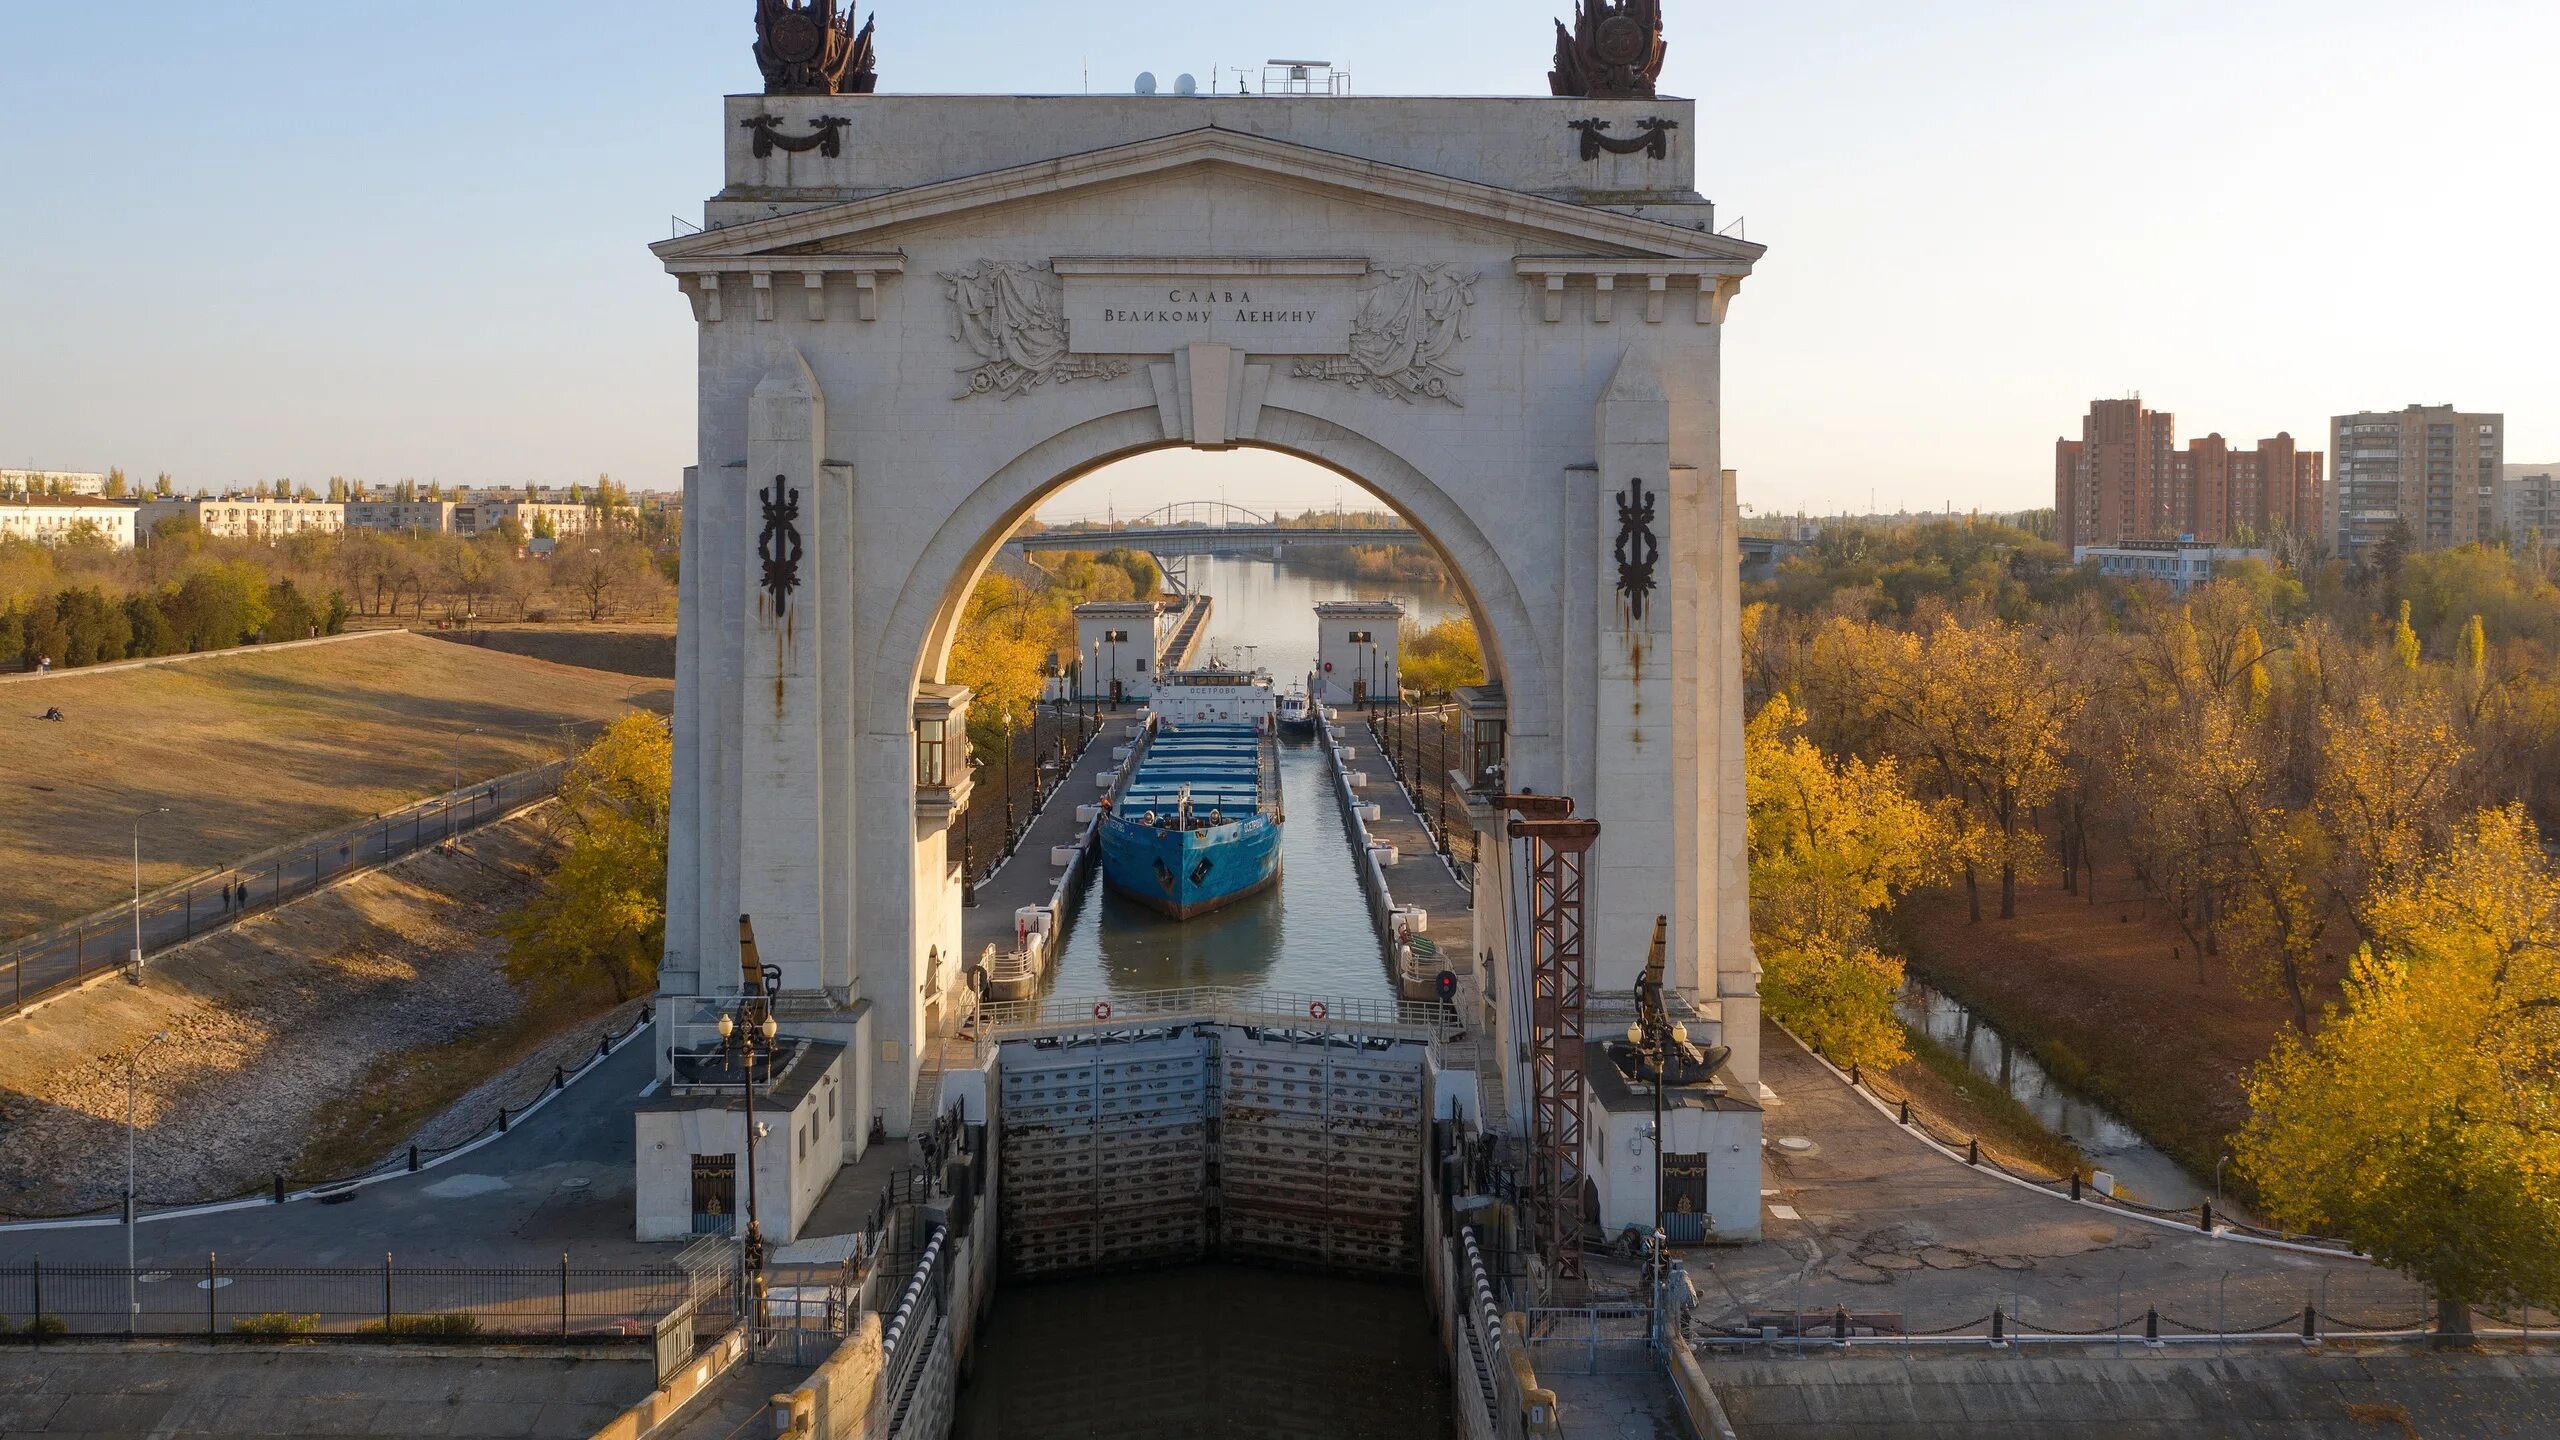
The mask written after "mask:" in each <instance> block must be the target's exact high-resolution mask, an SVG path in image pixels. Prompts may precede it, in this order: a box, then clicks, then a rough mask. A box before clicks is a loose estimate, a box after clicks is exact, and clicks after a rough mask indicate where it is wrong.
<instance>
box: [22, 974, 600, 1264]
mask: <svg viewBox="0 0 2560 1440" xmlns="http://www.w3.org/2000/svg"><path fill="white" fill-rule="evenodd" d="M650 1015H651V1008H650V1002H648V1001H646V1000H643V1001H640V1002H639V1003H638V1008H637V1009H635V1010H633V1011H632V1012H631V1017H630V1023H629V1024H627V1025H624V1026H622V1027H620V1028H619V1029H617V1028H614V1027H613V1025H612V1023H611V1021H610V1019H608V1021H607V1023H606V1026H605V1028H603V1029H601V1030H598V1031H597V1032H596V1048H595V1052H594V1053H593V1054H591V1055H588V1056H586V1057H584V1058H583V1059H581V1060H579V1061H578V1062H576V1064H575V1065H574V1067H573V1066H571V1065H567V1064H563V1065H555V1066H553V1067H552V1071H551V1073H550V1075H548V1076H535V1077H533V1078H532V1079H531V1080H530V1081H529V1082H528V1084H529V1088H528V1090H527V1091H526V1092H525V1098H524V1100H523V1101H522V1102H521V1103H519V1104H513V1105H510V1104H506V1103H504V1102H500V1104H499V1105H498V1108H497V1109H496V1110H495V1111H493V1112H491V1113H490V1115H489V1118H488V1119H487V1120H484V1121H482V1122H481V1124H480V1127H479V1128H478V1129H476V1130H474V1131H472V1132H471V1133H470V1134H468V1135H465V1136H463V1137H461V1138H460V1139H458V1140H455V1141H454V1142H453V1143H451V1144H449V1145H423V1144H411V1145H408V1146H406V1147H404V1148H403V1149H402V1150H401V1151H399V1152H398V1153H395V1154H393V1155H392V1156H390V1157H389V1158H388V1159H385V1160H383V1161H381V1162H379V1163H377V1164H374V1165H369V1166H366V1167H365V1168H364V1169H362V1170H358V1171H354V1172H352V1173H350V1174H346V1175H340V1176H336V1177H334V1178H331V1179H327V1180H316V1181H300V1180H297V1179H296V1178H295V1177H293V1176H291V1175H288V1174H282V1173H279V1174H277V1175H275V1176H272V1177H271V1178H270V1180H269V1182H268V1183H267V1184H265V1185H262V1186H259V1187H257V1188H256V1189H253V1190H239V1191H230V1192H226V1193H223V1194H216V1195H197V1196H185V1197H173V1196H165V1195H151V1194H139V1195H136V1196H135V1197H134V1207H135V1211H136V1214H137V1216H138V1218H140V1219H144V1220H150V1219H155V1218H157V1217H155V1216H153V1215H150V1214H148V1213H144V1212H147V1211H151V1210H162V1211H186V1210H192V1209H194V1208H196V1207H198V1206H203V1205H218V1204H223V1203H226V1202H229V1201H235V1200H241V1199H246V1198H248V1197H250V1196H254V1195H259V1194H264V1195H266V1196H267V1198H268V1199H269V1200H270V1201H271V1202H272V1203H274V1204H278V1205H281V1204H284V1203H285V1202H286V1201H288V1200H298V1199H307V1198H311V1197H314V1196H318V1197H327V1196H332V1195H337V1194H340V1193H342V1192H344V1191H347V1190H349V1189H352V1188H354V1187H356V1186H358V1185H363V1184H367V1183H369V1182H371V1181H375V1180H382V1179H387V1178H389V1177H391V1176H394V1175H403V1174H415V1173H417V1172H418V1171H420V1170H424V1169H427V1168H429V1167H431V1166H434V1165H436V1164H439V1163H441V1162H442V1161H444V1160H445V1159H447V1158H449V1157H451V1156H454V1155H457V1154H460V1153H461V1152H463V1151H465V1150H469V1149H471V1148H473V1147H475V1146H478V1145H480V1144H482V1143H484V1142H486V1141H487V1140H489V1139H490V1138H491V1137H493V1136H497V1135H504V1134H506V1133H507V1127H508V1126H510V1125H512V1124H514V1123H516V1122H517V1121H519V1120H522V1119H523V1118H524V1117H525V1116H526V1115H528V1114H530V1113H531V1112H533V1111H534V1110H536V1109H539V1108H540V1107H541V1106H543V1105H544V1104H546V1103H548V1102H549V1101H550V1099H551V1097H553V1096H555V1095H558V1094H560V1093H561V1092H563V1091H565V1090H567V1089H568V1088H569V1086H570V1085H571V1084H572V1083H574V1082H575V1081H577V1080H579V1079H581V1078H583V1077H584V1076H585V1075H586V1074H587V1072H589V1071H591V1070H593V1069H594V1068H595V1067H596V1066H598V1065H600V1064H603V1063H604V1062H605V1060H607V1059H608V1058H610V1057H611V1056H612V1055H613V1053H614V1052H615V1051H616V1050H619V1049H621V1048H622V1046H623V1045H624V1044H626V1043H627V1042H629V1041H630V1040H631V1038H632V1037H633V1036H635V1035H637V1034H639V1033H640V1031H641V1030H643V1029H645V1028H647V1026H648V1025H649V1023H650ZM122 1211H123V1205H122V1202H120V1201H119V1202H116V1203H112V1204H108V1205H103V1206H93V1207H90V1208H87V1209H81V1210H59V1211H29V1210H18V1209H12V1208H10V1207H9V1206H8V1205H7V1204H6V1203H5V1202H0V1222H10V1221H54V1220H78V1219H83V1218H88V1217H93V1216H94V1217H101V1218H103V1217H107V1216H113V1215H119V1214H121V1213H122ZM0 1313H5V1312H0Z"/></svg>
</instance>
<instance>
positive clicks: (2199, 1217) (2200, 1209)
mask: <svg viewBox="0 0 2560 1440" xmlns="http://www.w3.org/2000/svg"><path fill="white" fill-rule="evenodd" d="M2196 1228H2197V1229H2199V1230H2201V1231H2203V1232H2204V1233H2206V1234H2207V1235H2210V1234H2212V1233H2213V1202H2212V1201H2210V1200H2203V1201H2198V1202H2197V1204H2196Z"/></svg>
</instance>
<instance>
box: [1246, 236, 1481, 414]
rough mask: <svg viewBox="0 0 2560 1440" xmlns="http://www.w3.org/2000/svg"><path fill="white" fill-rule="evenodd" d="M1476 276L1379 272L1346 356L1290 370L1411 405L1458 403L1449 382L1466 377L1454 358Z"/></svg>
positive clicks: (1363, 296) (1447, 271) (1438, 268)
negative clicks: (1452, 362) (1453, 360)
mask: <svg viewBox="0 0 2560 1440" xmlns="http://www.w3.org/2000/svg"><path fill="white" fill-rule="evenodd" d="M1475 287H1476V275H1475V272H1474V271H1472V270H1460V269H1458V268H1456V267H1455V266H1451V265H1446V264H1430V265H1402V266H1397V267H1395V268H1394V269H1374V270H1371V271H1370V272H1369V278H1368V281H1367V283H1366V284H1365V285H1364V286H1363V287H1362V289H1361V293H1360V310H1359V314H1358V318H1357V319H1355V320H1354V321H1353V322H1352V326H1351V350H1350V353H1349V354H1347V355H1339V356H1327V357H1325V358H1323V359H1312V360H1301V361H1299V362H1298V364H1297V368H1296V369H1294V370H1292V371H1291V372H1290V373H1291V374H1293V375H1296V376H1297V377H1298V378H1299V379H1302V380H1323V381H1328V382H1333V383H1338V384H1343V385H1348V386H1350V387H1351V388H1353V389H1355V390H1372V391H1375V392H1376V393H1378V394H1380V395H1392V396H1394V397H1396V398H1397V399H1399V400H1402V401H1404V402H1405V403H1406V404H1408V405H1409V404H1412V403H1413V402H1414V401H1415V400H1446V401H1448V402H1449V403H1450V404H1452V405H1456V404H1459V400H1458V396H1457V392H1455V391H1454V390H1451V389H1450V388H1449V382H1450V381H1451V380H1454V379H1457V378H1458V377H1460V376H1462V375H1464V374H1466V373H1467V372H1465V371H1464V370H1461V369H1459V368H1458V367H1457V366H1455V365H1452V364H1450V363H1449V354H1450V352H1451V351H1453V350H1455V349H1457V348H1458V342H1459V341H1461V340H1464V339H1466V338H1467V307H1468V306H1470V305H1473V304H1474V303H1476V288H1475Z"/></svg>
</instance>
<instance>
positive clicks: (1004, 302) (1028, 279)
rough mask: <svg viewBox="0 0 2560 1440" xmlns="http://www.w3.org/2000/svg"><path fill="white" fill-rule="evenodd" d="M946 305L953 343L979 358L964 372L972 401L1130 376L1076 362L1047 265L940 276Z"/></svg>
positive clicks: (984, 264) (1091, 360) (1121, 365)
mask: <svg viewBox="0 0 2560 1440" xmlns="http://www.w3.org/2000/svg"><path fill="white" fill-rule="evenodd" d="M941 274H942V283H943V289H944V293H946V294H947V295H949V297H950V299H951V338H952V339H954V340H957V341H959V342H960V343H961V344H963V345H966V346H968V347H969V350H970V352H971V353H973V354H975V355H976V356H977V357H978V360H977V363H976V364H974V365H963V366H961V367H960V373H961V374H962V375H964V376H967V377H968V381H969V388H967V389H966V390H963V391H961V392H960V393H959V394H958V395H957V396H954V397H953V398H954V399H960V400H965V399H967V398H969V397H970V396H972V395H1001V396H1003V397H1004V398H1005V399H1007V400H1010V399H1012V398H1013V397H1014V396H1016V395H1022V394H1027V393H1029V392H1030V391H1031V390H1032V389H1034V388H1036V387H1038V386H1041V385H1046V384H1048V383H1050V382H1051V381H1056V382H1057V383H1059V384H1061V385H1063V384H1067V383H1069V382H1071V381H1076V380H1110V379H1116V378H1118V377H1119V376H1122V375H1126V374H1128V373H1129V362H1127V361H1126V360H1116V359H1108V358H1098V357H1094V356H1088V355H1078V354H1076V353H1074V352H1073V350H1071V349H1070V348H1069V346H1068V344H1067V320H1066V314H1065V312H1064V310H1063V308H1062V307H1061V304H1060V292H1059V287H1058V277H1057V276H1056V274H1054V273H1052V272H1051V270H1050V269H1049V267H1047V266H1045V265H1023V264H1018V263H1013V262H1009V261H1003V260H981V261H979V262H978V263H977V264H975V265H972V266H970V267H969V268H968V269H966V270H945V271H943V272H941Z"/></svg>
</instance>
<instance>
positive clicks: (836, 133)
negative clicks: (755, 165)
mask: <svg viewBox="0 0 2560 1440" xmlns="http://www.w3.org/2000/svg"><path fill="white" fill-rule="evenodd" d="M852 123H853V122H852V121H850V120H847V119H846V118H844V117H843V116H841V115H821V116H819V117H818V118H817V119H815V120H812V121H810V122H809V124H810V126H811V127H812V128H811V130H810V132H809V133H808V134H806V135H785V134H783V133H782V128H781V127H782V117H781V116H779V115H751V116H749V117H747V118H746V119H744V120H741V121H739V122H738V128H739V129H741V130H750V131H753V132H755V142H754V149H755V155H756V158H757V159H759V160H762V159H765V158H767V157H768V156H770V155H772V154H773V152H774V151H776V150H788V151H790V152H791V153H793V154H795V155H805V154H807V153H808V152H810V151H812V150H815V151H817V152H818V153H819V154H820V155H823V156H825V157H826V158H828V159H830V160H833V159H834V158H836V157H837V156H839V155H841V154H843V153H844V130H845V127H846V126H848V125H851V124H852Z"/></svg>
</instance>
